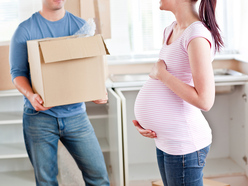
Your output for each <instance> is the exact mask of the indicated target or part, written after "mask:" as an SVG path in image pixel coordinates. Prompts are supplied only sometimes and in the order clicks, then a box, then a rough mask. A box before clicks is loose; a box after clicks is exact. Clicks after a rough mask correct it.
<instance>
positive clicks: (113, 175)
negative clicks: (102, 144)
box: [108, 88, 124, 186]
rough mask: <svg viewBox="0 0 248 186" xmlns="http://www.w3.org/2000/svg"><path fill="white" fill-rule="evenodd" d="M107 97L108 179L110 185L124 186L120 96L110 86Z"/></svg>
mask: <svg viewBox="0 0 248 186" xmlns="http://www.w3.org/2000/svg"><path fill="white" fill-rule="evenodd" d="M108 99H109V107H108V125H109V126H108V129H109V153H110V170H109V171H110V175H109V179H110V182H111V185H112V186H124V173H123V151H122V124H121V100H120V97H119V96H118V95H117V94H116V93H115V92H114V91H113V90H112V89H111V88H109V89H108Z"/></svg>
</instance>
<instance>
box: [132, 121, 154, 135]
mask: <svg viewBox="0 0 248 186" xmlns="http://www.w3.org/2000/svg"><path fill="white" fill-rule="evenodd" d="M133 124H134V126H135V127H136V129H137V130H138V131H139V133H140V134H141V135H142V136H145V137H148V138H156V137H157V135H156V133H155V132H154V131H151V130H149V129H144V128H143V127H141V125H140V124H139V122H138V121H137V120H133Z"/></svg>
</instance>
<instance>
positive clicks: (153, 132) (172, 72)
mask: <svg viewBox="0 0 248 186" xmlns="http://www.w3.org/2000/svg"><path fill="white" fill-rule="evenodd" d="M196 2H197V0H161V1H160V9H161V10H167V11H171V12H172V13H173V14H174V15H175V17H176V21H175V22H173V23H172V24H171V25H170V26H168V27H167V28H165V31H164V41H163V46H162V49H161V51H160V54H159V60H158V61H157V62H156V63H155V64H154V66H153V68H152V70H151V72H150V79H149V80H148V81H147V82H146V83H145V85H144V86H143V87H142V89H141V90H140V92H139V94H138V96H137V98H136V102H135V117H136V120H134V121H133V123H134V125H135V126H136V128H137V130H138V131H139V133H140V134H142V135H143V136H145V137H149V138H154V139H155V142H156V147H157V161H158V166H159V170H160V173H161V177H162V180H163V183H164V185H165V186H181V185H184V186H203V179H202V177H203V173H202V170H203V167H204V166H205V159H206V156H207V153H208V151H209V148H210V144H211V142H212V134H211V129H210V127H209V125H208V122H207V121H206V119H205V118H204V116H203V114H202V112H201V111H209V110H210V108H211V107H212V105H213V103H214V97H215V84H214V74H213V69H212V61H213V59H214V54H215V52H216V51H219V50H220V49H221V47H222V46H223V41H222V38H221V36H220V31H219V27H218V24H217V22H216V19H215V7H216V0H201V2H200V6H199V13H198V12H197V11H196V9H195V7H196Z"/></svg>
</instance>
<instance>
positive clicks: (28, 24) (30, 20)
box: [19, 12, 38, 29]
mask: <svg viewBox="0 0 248 186" xmlns="http://www.w3.org/2000/svg"><path fill="white" fill-rule="evenodd" d="M37 14H38V12H36V13H34V14H33V15H32V16H31V17H29V18H28V19H26V20H24V21H23V22H21V23H20V24H19V27H22V28H26V29H28V28H29V27H31V26H32V24H33V23H34V22H36V21H37Z"/></svg>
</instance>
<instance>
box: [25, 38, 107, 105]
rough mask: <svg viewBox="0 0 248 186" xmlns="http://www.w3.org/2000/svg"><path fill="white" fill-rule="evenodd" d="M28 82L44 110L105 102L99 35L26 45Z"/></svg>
mask: <svg viewBox="0 0 248 186" xmlns="http://www.w3.org/2000/svg"><path fill="white" fill-rule="evenodd" d="M27 46H28V58H29V63H30V71H31V81H32V88H33V90H34V92H36V93H38V94H39V95H40V96H41V97H42V99H43V101H44V104H43V105H44V106H45V107H53V106H58V105H66V104H72V103H78V102H87V101H92V100H98V99H105V98H106V88H105V77H106V76H105V55H106V54H109V52H108V50H107V48H106V46H105V43H104V41H103V38H102V37H101V35H96V36H93V37H86V38H82V37H76V36H69V37H61V38H50V39H41V40H31V41H28V42H27Z"/></svg>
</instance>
